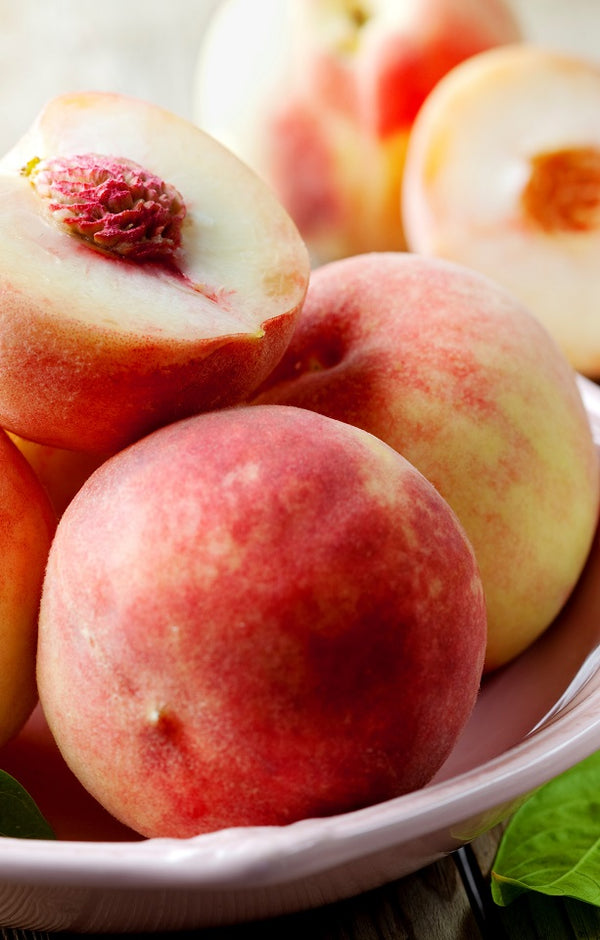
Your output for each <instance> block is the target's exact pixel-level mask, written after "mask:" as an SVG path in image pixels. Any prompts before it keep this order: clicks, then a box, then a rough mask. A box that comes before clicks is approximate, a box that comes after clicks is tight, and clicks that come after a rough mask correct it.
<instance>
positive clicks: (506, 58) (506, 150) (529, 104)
mask: <svg viewBox="0 0 600 940" xmlns="http://www.w3.org/2000/svg"><path fill="white" fill-rule="evenodd" d="M599 113H600V67H599V66H598V64H597V63H593V62H591V61H589V60H586V59H583V58H578V57H574V56H573V55H569V54H565V53H562V52H559V51H556V50H551V49H547V48H543V47H541V46H537V45H531V44H526V43H523V44H521V45H517V46H507V47H505V48H503V49H495V50H491V51H487V52H484V53H481V54H480V55H478V56H475V57H474V58H472V59H471V60H470V61H469V62H468V63H463V64H462V65H459V66H457V67H456V68H455V69H454V70H452V72H450V73H449V74H448V75H447V76H446V77H445V78H444V79H443V80H442V81H441V82H440V83H439V84H438V85H437V87H436V88H435V89H434V91H433V92H432V93H431V95H430V96H429V98H428V100H427V102H426V104H425V105H424V107H423V108H422V110H421V112H420V114H419V116H418V118H417V121H416V123H415V125H414V127H413V133H412V135H411V140H410V144H409V147H408V151H407V160H406V165H405V177H404V198H403V212H404V228H405V232H406V236H407V241H408V245H409V247H410V248H411V249H412V250H413V251H417V252H419V253H421V254H426V255H437V256H440V257H444V258H449V259H450V260H453V261H456V262H459V263H461V264H465V265H468V266H469V267H472V268H474V269H476V270H478V271H482V272H483V273H484V274H487V275H488V276H490V277H492V278H494V280H496V281H498V282H499V283H501V284H503V285H504V286H505V287H507V288H508V289H509V290H510V291H511V292H512V293H513V294H514V295H515V296H516V297H519V298H520V299H521V300H522V301H523V302H524V303H525V304H526V305H527V306H528V307H529V309H530V310H531V311H532V312H533V313H534V314H535V315H536V316H537V317H538V318H539V319H540V320H541V322H542V323H543V324H544V325H545V326H546V328H547V329H548V330H549V331H550V332H551V333H552V335H553V336H554V338H555V339H556V341H557V342H558V344H559V345H560V347H561V349H562V350H563V352H564V353H565V355H566V356H567V358H568V359H569V361H570V362H571V364H572V365H573V366H574V368H575V369H577V370H578V371H579V372H581V373H583V374H585V375H587V376H589V377H591V378H595V379H598V378H600V317H599V316H598V296H599V295H600V266H599V265H598V257H599V255H600V119H599V117H598V115H599Z"/></svg>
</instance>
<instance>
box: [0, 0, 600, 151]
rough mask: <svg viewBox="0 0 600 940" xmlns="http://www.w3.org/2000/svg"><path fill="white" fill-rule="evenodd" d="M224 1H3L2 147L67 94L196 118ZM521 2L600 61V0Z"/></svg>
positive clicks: (554, 38) (519, 9) (534, 30)
mask: <svg viewBox="0 0 600 940" xmlns="http://www.w3.org/2000/svg"><path fill="white" fill-rule="evenodd" d="M219 2H220V0H167V2H165V0H144V2H141V0H101V2H99V3H98V2H95V0H94V2H93V0H43V2H41V0H0V152H1V153H4V152H5V151H6V150H8V149H9V148H10V147H11V146H12V144H13V143H14V142H15V141H16V140H17V139H18V137H20V136H21V134H22V133H23V132H24V131H25V130H26V129H27V127H28V126H29V125H30V123H31V122H32V120H33V118H34V117H35V115H36V114H37V112H38V111H39V110H40V109H41V107H42V106H43V105H44V103H45V102H46V101H47V100H48V99H49V98H51V97H53V96H54V95H57V94H61V93H63V92H71V91H83V90H86V91H87V90H95V91H119V92H124V93H127V94H132V95H136V96H138V97H141V98H145V99H147V100H151V101H154V102H156V103H157V104H160V105H162V106H164V107H167V108H169V109H170V110H172V111H174V112H176V113H177V114H180V115H182V116H183V117H187V118H191V113H192V80H193V73H194V66H195V60H196V57H197V54H198V47H199V45H200V42H201V38H202V33H203V30H204V27H205V24H206V22H207V20H208V18H209V16H210V14H211V12H212V11H213V10H214V8H215V7H216V6H217V5H218V4H219ZM252 2H255V3H257V4H258V3H260V0H252ZM399 2H400V3H402V2H403V0H399ZM511 6H512V7H513V9H514V10H515V12H516V14H517V16H518V18H519V20H520V21H521V24H522V26H523V28H524V30H525V33H526V35H527V37H528V38H531V39H534V40H536V41H540V42H545V43H548V44H552V45H553V46H556V47H558V48H561V49H565V50H566V51H573V52H578V53H580V54H582V55H585V56H586V57H590V58H593V59H596V60H597V61H598V62H599V63H600V0H511ZM231 67H232V69H233V68H235V62H232V63H231Z"/></svg>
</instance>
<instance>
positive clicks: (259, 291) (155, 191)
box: [0, 93, 309, 454]
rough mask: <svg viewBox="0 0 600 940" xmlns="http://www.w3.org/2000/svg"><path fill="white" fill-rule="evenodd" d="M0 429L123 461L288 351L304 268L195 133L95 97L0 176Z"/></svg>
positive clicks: (279, 221)
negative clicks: (127, 449) (144, 439)
mask: <svg viewBox="0 0 600 940" xmlns="http://www.w3.org/2000/svg"><path fill="white" fill-rule="evenodd" d="M0 200H1V203H2V214H1V216H0V259H1V260H0V313H1V316H0V424H1V425H2V426H3V427H5V428H6V429H7V430H9V431H12V432H14V433H16V434H18V435H19V436H21V437H24V438H26V439H29V440H33V441H38V442H41V443H44V444H50V445H52V446H57V447H63V448H72V449H75V450H78V451H87V452H90V453H98V454H106V453H109V452H113V451H116V450H118V449H120V448H121V447H123V446H124V445H126V444H128V443H130V442H131V441H133V440H135V439H137V438H139V437H141V436H143V435H144V434H146V433H147V432H149V431H151V430H152V429H154V428H157V427H159V426H161V425H163V424H166V423H169V422H170V421H172V420H175V419H177V418H180V417H183V416H186V415H190V414H194V413H196V412H199V411H203V410H207V409H213V408H217V407H221V406H227V405H230V404H233V403H235V402H237V401H238V400H240V399H242V398H244V397H245V396H246V395H247V394H248V392H249V390H250V389H252V388H254V387H255V386H256V385H258V383H259V382H260V381H261V380H262V379H263V378H264V377H265V375H267V374H268V373H269V371H270V370H271V368H272V367H273V366H274V364H275V363H276V362H277V361H278V359H279V358H280V356H281V354H282V353H283V350H284V349H285V347H286V345H287V342H288V341H289V338H290V335H291V332H292V329H293V326H294V322H295V318H296V314H297V312H298V310H299V308H300V306H301V304H302V302H303V298H304V294H305V291H306V286H307V281H308V274H309V263H308V256H307V251H306V248H305V246H304V243H303V241H302V239H301V238H300V236H299V234H298V232H297V229H296V227H295V225H294V223H293V222H292V221H291V219H290V217H289V216H288V214H287V213H286V212H285V210H284V209H283V208H282V207H281V205H280V203H279V202H278V200H277V199H276V198H275V196H274V195H273V194H272V193H271V191H270V190H269V189H268V188H267V187H266V185H265V184H264V183H263V182H261V181H260V180H259V179H258V178H257V176H256V175H255V174H254V173H253V172H252V171H250V170H249V169H248V168H247V167H246V166H245V165H244V164H243V163H241V162H240V161H239V160H238V159H237V158H236V157H234V156H233V155H232V154H231V153H229V152H228V151H227V150H226V149H224V148H223V147H222V146H221V145H220V144H218V143H217V142H216V141H214V140H213V139H212V138H211V137H209V136H207V135H206V134H205V133H203V132H202V131H201V130H199V129H198V128H197V127H196V126H195V125H193V124H192V123H190V122H187V121H185V120H183V119H182V118H180V117H178V116H176V115H174V114H171V113H170V112H168V111H165V110H163V109H161V108H159V107H157V106H155V105H153V104H150V103H147V102H144V101H141V100H137V99H133V98H129V97H126V96H121V95H116V94H106V93H89V94H72V95H63V96H60V97H58V98H55V99H53V100H52V101H50V102H49V103H48V105H47V106H46V107H45V109H44V110H43V111H42V112H41V114H40V115H39V116H38V118H37V119H36V121H35V122H34V124H33V125H32V127H31V128H30V130H29V131H28V132H27V133H26V134H25V136H24V137H23V138H22V139H21V140H20V141H19V142H18V143H17V144H16V146H15V147H14V148H13V149H12V150H11V151H10V152H9V153H8V154H7V155H6V156H5V157H4V158H3V159H2V160H1V161H0Z"/></svg>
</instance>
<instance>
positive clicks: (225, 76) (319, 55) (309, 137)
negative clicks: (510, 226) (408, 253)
mask: <svg viewBox="0 0 600 940" xmlns="http://www.w3.org/2000/svg"><path fill="white" fill-rule="evenodd" d="M520 38H521V31H520V27H519V26H518V24H517V23H516V22H515V19H514V16H513V14H512V12H511V10H510V8H509V7H508V5H506V4H505V3H504V0H376V2H371V0H369V2H363V0H341V2H336V3H332V2H331V0H226V2H224V3H221V4H220V5H219V6H218V7H217V9H216V10H215V13H214V14H213V17H212V20H211V21H209V25H208V29H207V30H206V32H205V35H204V38H203V42H202V45H201V48H200V51H199V56H198V63H197V68H196V75H195V80H194V81H195V85H194V108H193V111H194V115H195V119H196V121H197V122H198V124H199V125H200V126H201V127H204V128H205V129H206V130H208V131H209V133H212V134H214V135H215V136H216V137H217V138H218V139H220V140H222V141H223V142H224V143H226V144H227V146H229V147H231V149H232V150H233V151H234V152H235V153H237V154H238V155H239V156H241V157H242V158H243V159H244V160H245V161H246V162H247V163H249V164H250V165H251V166H252V167H254V169H256V170H257V171H258V172H259V173H260V174H261V175H262V176H263V177H264V178H265V179H266V180H267V181H268V182H269V183H270V184H271V185H272V186H273V187H274V189H275V191H276V192H277V194H278V195H279V198H280V199H281V201H282V202H283V204H284V205H285V206H286V208H287V209H288V211H289V212H290V214H291V216H292V218H293V219H294V220H295V221H296V223H297V225H298V227H299V229H300V231H301V233H302V235H303V237H304V238H305V240H306V242H307V244H308V245H309V248H310V250H311V255H312V257H313V259H314V263H323V262H325V261H329V260H332V259H334V258H338V257H342V256H345V255H351V254H356V253H358V252H361V251H367V250H369V251H372V250H382V249H400V248H402V247H403V246H404V244H405V242H404V234H403V230H402V218H401V213H400V208H399V200H400V189H401V179H402V173H403V166H404V153H405V150H406V144H407V140H408V135H409V132H410V128H411V126H412V123H413V121H414V118H415V115H416V114H417V112H418V110H419V108H420V106H421V104H422V103H423V101H424V99H425V97H426V95H427V94H428V92H429V91H430V90H431V89H432V88H433V87H434V85H435V84H436V82H437V81H438V80H439V79H440V78H441V77H442V76H443V75H444V74H446V72H447V71H448V70H449V69H450V68H452V67H453V66H455V65H456V64H457V63H458V62H461V61H463V60H464V59H465V58H466V57H468V56H471V55H473V54H475V53H477V52H480V51H481V50H483V49H487V48H489V47H493V46H496V45H498V44H499V43H506V42H511V43H512V42H515V41H517V40H519V39H520ZM232 62H234V63H235V68H232V64H231V63H232Z"/></svg>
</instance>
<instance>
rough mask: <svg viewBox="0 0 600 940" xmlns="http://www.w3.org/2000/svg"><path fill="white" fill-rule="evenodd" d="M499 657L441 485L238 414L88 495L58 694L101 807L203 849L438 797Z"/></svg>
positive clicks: (188, 425)
mask: <svg viewBox="0 0 600 940" xmlns="http://www.w3.org/2000/svg"><path fill="white" fill-rule="evenodd" d="M75 562H76V563H75ZM484 649H485V607H484V602H483V595H482V589H481V582H480V578H479V574H478V571H477V566H476V563H475V560H474V557H473V552H472V549H471V546H470V544H469V542H468V540H467V539H466V537H465V535H464V532H463V530H462V528H461V527H460V525H459V524H458V522H457V520H456V517H455V516H454V514H453V513H452V511H451V510H450V509H449V507H448V506H447V504H446V503H445V502H444V501H443V500H442V499H441V498H440V497H439V495H438V494H437V493H436V492H435V490H434V488H433V487H432V486H431V485H430V484H429V483H428V482H427V481H426V480H425V479H424V478H423V477H422V476H421V474H419V473H418V472H417V471H416V470H415V469H414V468H413V467H411V466H410V465H409V464H408V463H407V462H406V461H405V460H404V459H403V458H401V457H400V455H398V454H397V453H395V452H394V451H393V450H392V449H391V448H388V447H387V446H386V445H384V444H383V443H382V442H380V441H378V440H377V439H375V438H373V437H372V436H371V435H367V434H365V433H364V432H362V431H360V430H359V429H356V428H352V427H350V426H349V425H346V424H344V423H341V422H335V421H332V420H331V419H328V418H324V417H322V416H321V415H316V414H314V413H311V412H308V411H305V410H303V409H292V408H284V407H279V406H278V407H264V408H258V407H257V408H242V407H238V408H234V409H229V410H224V411H221V412H212V413H210V414H204V415H201V416H197V417H195V418H191V419H188V420H186V421H183V422H179V423H178V424H174V425H170V426H169V427H167V428H163V429H162V430H160V431H157V432H155V433H154V434H152V435H150V436H148V437H146V438H145V439H144V440H143V441H140V442H138V443H137V444H134V445H132V446H131V447H130V448H128V449H127V450H125V451H123V452H121V453H120V454H118V455H116V456H115V457H113V458H111V459H109V460H108V461H107V462H106V463H104V464H103V465H102V467H100V468H99V470H97V471H96V472H95V473H94V474H93V476H92V477H91V478H90V479H89V480H88V481H87V482H86V483H85V484H84V485H83V487H82V489H81V490H80V491H79V493H78V494H77V495H76V496H75V498H74V499H73V501H72V502H71V503H70V505H69V506H68V508H67V510H66V511H65V514H64V515H63V517H62V519H61V522H60V523H59V527H58V532H57V535H56V539H55V541H54V544H53V548H52V552H51V557H50V560H49V566H48V571H47V576H46V581H45V586H44V593H43V599H42V608H41V616H40V640H39V647H38V683H39V688H40V699H41V702H42V705H43V708H44V713H45V715H46V717H47V720H48V723H49V725H50V728H51V730H52V732H53V734H54V736H55V738H56V741H57V743H58V745H59V747H60V748H61V751H62V753H63V756H64V757H65V759H66V761H67V763H68V764H69V765H70V766H71V769H72V770H73V771H74V773H75V774H76V775H77V776H78V777H79V779H80V780H81V782H82V783H83V784H84V786H86V788H87V789H88V790H89V791H90V792H91V793H92V794H93V795H94V796H95V797H96V799H97V800H99V802H101V803H102V805H103V806H104V807H105V808H106V809H108V810H109V811H110V812H111V813H113V814H114V815H115V816H116V817H117V818H118V819H120V820H121V821H123V822H125V823H126V825H128V826H130V827H131V828H133V829H135V830H136V831H138V832H140V833H142V834H144V835H148V836H177V837H187V836H192V835H194V834H196V833H199V832H203V831H209V830H214V829H217V828H221V827H226V826H238V825H272V824H285V823H289V822H291V821H293V820H295V819H299V818H302V817H305V816H310V815H326V814H330V813H335V812H342V811H345V810H350V809H354V808H356V807H358V806H362V805H366V804H368V803H372V802H376V801H379V800H384V799H386V798H388V797H391V796H394V795H396V794H398V793H401V792H404V791H406V790H407V789H411V788H414V787H418V786H421V785H422V784H424V783H425V782H426V781H427V779H429V778H430V776H431V775H432V773H433V772H435V768H436V767H438V766H439V765H440V764H441V762H442V761H443V760H444V759H445V756H446V755H447V754H448V752H449V750H450V749H451V748H452V746H453V743H454V741H455V739H456V737H457V735H458V734H459V732H460V730H461V728H462V727H463V725H464V722H465V721H466V719H467V716H468V715H469V713H470V711H471V709H472V707H473V704H474V701H475V698H476V694H477V690H478V687H479V681H480V676H481V668H482V663H483V655H484Z"/></svg>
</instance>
